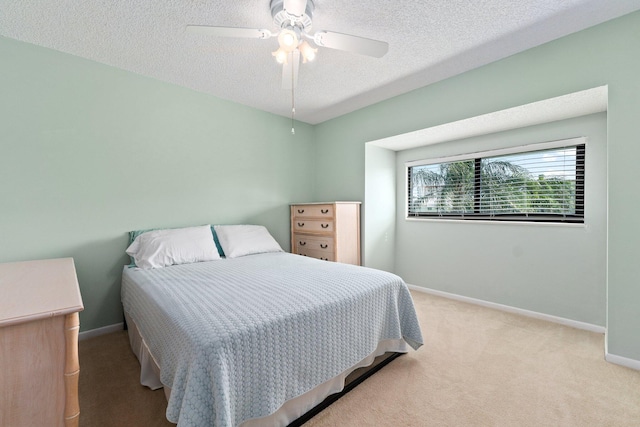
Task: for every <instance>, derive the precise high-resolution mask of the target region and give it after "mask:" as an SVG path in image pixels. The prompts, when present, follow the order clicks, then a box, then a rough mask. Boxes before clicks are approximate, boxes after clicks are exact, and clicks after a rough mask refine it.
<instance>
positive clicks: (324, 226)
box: [320, 224, 329, 228]
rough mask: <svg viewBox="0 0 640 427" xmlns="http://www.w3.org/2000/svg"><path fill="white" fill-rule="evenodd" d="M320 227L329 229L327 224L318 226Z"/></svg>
mask: <svg viewBox="0 0 640 427" xmlns="http://www.w3.org/2000/svg"><path fill="white" fill-rule="evenodd" d="M320 227H322V228H329V224H320Z"/></svg>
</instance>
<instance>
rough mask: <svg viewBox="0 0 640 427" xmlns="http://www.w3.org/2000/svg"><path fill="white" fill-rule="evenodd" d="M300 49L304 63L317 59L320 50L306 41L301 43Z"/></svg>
mask: <svg viewBox="0 0 640 427" xmlns="http://www.w3.org/2000/svg"><path fill="white" fill-rule="evenodd" d="M299 49H300V53H301V54H302V62H303V63H307V62H311V61H313V60H314V59H316V52H317V51H318V49H317V48H313V47H311V45H310V44H309V43H307V41H306V40H304V41H303V42H302V43H300V47H299Z"/></svg>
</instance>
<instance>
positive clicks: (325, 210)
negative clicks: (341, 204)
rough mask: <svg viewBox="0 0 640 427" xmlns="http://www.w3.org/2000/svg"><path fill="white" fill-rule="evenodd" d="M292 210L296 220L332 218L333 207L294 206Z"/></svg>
mask: <svg viewBox="0 0 640 427" xmlns="http://www.w3.org/2000/svg"><path fill="white" fill-rule="evenodd" d="M292 208H293V210H292V213H293V216H294V217H296V218H314V217H315V218H333V205H294V206H292Z"/></svg>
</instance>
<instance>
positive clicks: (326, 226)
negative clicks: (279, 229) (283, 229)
mask: <svg viewBox="0 0 640 427" xmlns="http://www.w3.org/2000/svg"><path fill="white" fill-rule="evenodd" d="M293 230H294V231H297V232H310V233H332V232H333V220H332V219H328V220H326V221H324V220H321V219H304V218H294V220H293Z"/></svg>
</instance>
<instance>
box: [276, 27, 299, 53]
mask: <svg viewBox="0 0 640 427" xmlns="http://www.w3.org/2000/svg"><path fill="white" fill-rule="evenodd" d="M278 43H279V44H280V49H284V50H285V51H287V52H292V51H293V50H295V48H297V47H298V44H299V43H300V39H299V38H298V34H296V32H295V31H293V30H290V29H286V28H285V29H283V30H282V31H280V34H278Z"/></svg>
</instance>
